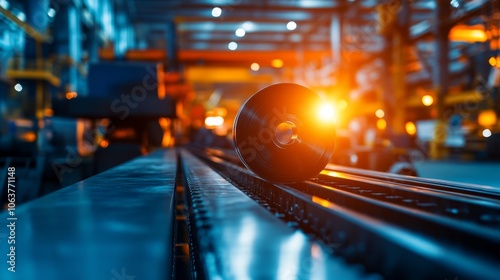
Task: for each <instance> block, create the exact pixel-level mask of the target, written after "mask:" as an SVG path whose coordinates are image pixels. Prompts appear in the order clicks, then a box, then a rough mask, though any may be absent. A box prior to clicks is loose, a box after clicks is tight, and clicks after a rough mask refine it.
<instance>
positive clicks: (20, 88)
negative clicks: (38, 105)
mask: <svg viewBox="0 0 500 280" xmlns="http://www.w3.org/2000/svg"><path fill="white" fill-rule="evenodd" d="M14 89H15V90H16V91H17V92H21V91H22V90H23V86H22V85H21V84H16V85H15V86H14Z"/></svg>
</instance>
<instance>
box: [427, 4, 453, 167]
mask: <svg viewBox="0 0 500 280" xmlns="http://www.w3.org/2000/svg"><path fill="white" fill-rule="evenodd" d="M450 14H451V8H450V4H449V3H448V2H447V1H436V11H435V15H434V19H435V22H436V25H435V26H436V27H435V30H434V36H435V40H436V53H435V59H434V63H435V64H434V67H433V68H434V72H433V75H432V76H433V84H434V88H435V91H436V99H437V100H436V109H437V114H438V117H437V124H436V128H435V131H434V138H433V140H432V142H431V149H430V156H431V157H432V158H433V159H442V158H444V157H446V155H447V151H446V148H445V147H444V143H445V140H446V136H447V133H446V129H447V126H446V120H445V119H444V106H445V103H444V99H445V96H446V94H447V93H448V88H449V58H448V55H449V42H448V34H449V32H450V26H449V23H448V19H449V18H450Z"/></svg>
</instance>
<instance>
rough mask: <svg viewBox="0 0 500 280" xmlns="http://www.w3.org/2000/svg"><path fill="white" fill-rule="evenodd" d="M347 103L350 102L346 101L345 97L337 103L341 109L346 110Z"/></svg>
mask: <svg viewBox="0 0 500 280" xmlns="http://www.w3.org/2000/svg"><path fill="white" fill-rule="evenodd" d="M347 105H348V104H347V101H345V100H344V99H341V100H340V101H339V102H338V104H337V106H338V107H339V109H340V110H345V109H347Z"/></svg>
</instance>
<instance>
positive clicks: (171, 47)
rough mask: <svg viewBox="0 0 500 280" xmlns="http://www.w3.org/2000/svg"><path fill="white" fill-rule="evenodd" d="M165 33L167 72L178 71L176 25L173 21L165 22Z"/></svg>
mask: <svg viewBox="0 0 500 280" xmlns="http://www.w3.org/2000/svg"><path fill="white" fill-rule="evenodd" d="M166 31H167V32H166V33H167V49H166V54H167V65H166V67H167V71H169V72H170V71H172V72H175V71H179V61H178V58H177V50H178V46H177V38H178V36H177V25H176V24H175V22H174V21H173V20H169V21H168V22H167V27H166Z"/></svg>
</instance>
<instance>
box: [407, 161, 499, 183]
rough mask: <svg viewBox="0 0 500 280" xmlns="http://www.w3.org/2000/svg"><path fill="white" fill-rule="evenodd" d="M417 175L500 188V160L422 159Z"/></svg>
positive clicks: (417, 165) (416, 164) (418, 164)
mask: <svg viewBox="0 0 500 280" xmlns="http://www.w3.org/2000/svg"><path fill="white" fill-rule="evenodd" d="M415 167H416V169H417V171H418V174H419V177H423V178H432V179H440V180H448V181H455V182H461V183H469V184H476V185H485V186H493V187H497V188H499V189H500V162H467V161H453V162H452V161H422V162H419V163H415Z"/></svg>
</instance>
